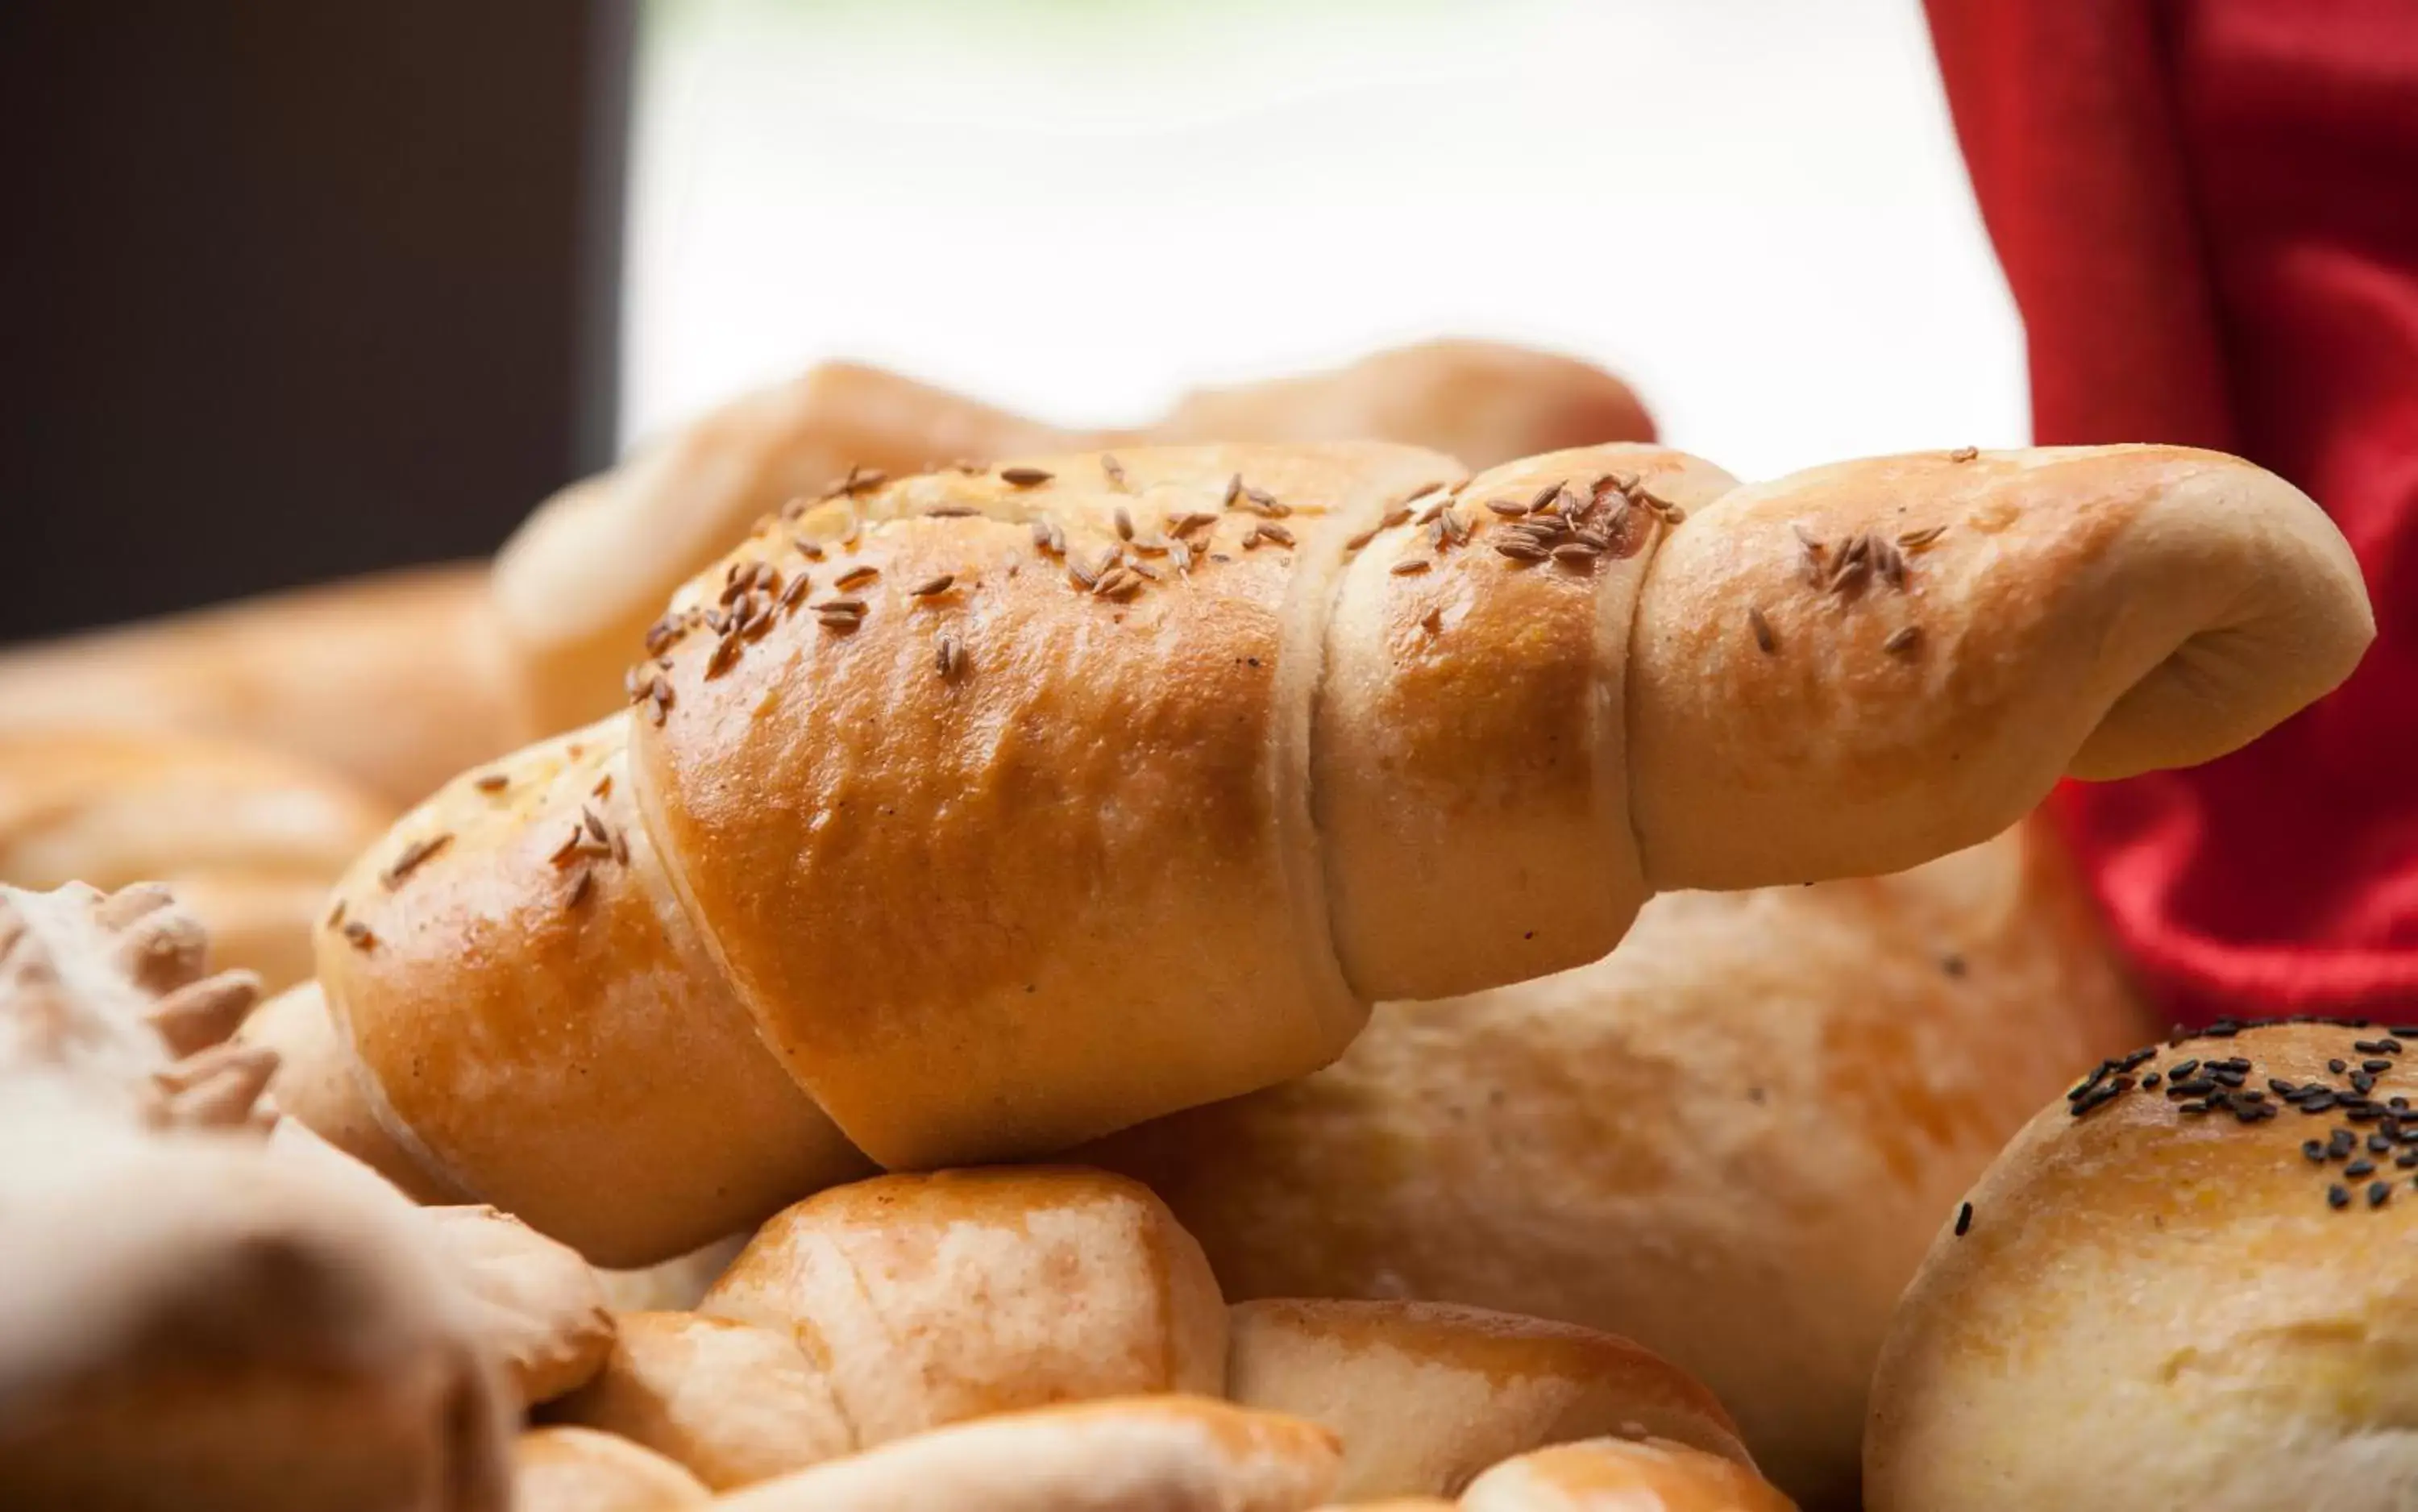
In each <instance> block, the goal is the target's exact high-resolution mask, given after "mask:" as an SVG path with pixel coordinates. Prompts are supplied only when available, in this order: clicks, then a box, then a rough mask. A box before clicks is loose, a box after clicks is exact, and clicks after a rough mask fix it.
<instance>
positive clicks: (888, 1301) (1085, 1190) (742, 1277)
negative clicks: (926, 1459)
mask: <svg viewBox="0 0 2418 1512" xmlns="http://www.w3.org/2000/svg"><path fill="white" fill-rule="evenodd" d="M1078 1307H1079V1309H1080V1312H1079V1316H1080V1319H1081V1326H1079V1327H1069V1326H1067V1322H1068V1312H1069V1309H1070V1308H1078ZM701 1310H702V1311H704V1312H707V1313H710V1314H712V1315H714V1316H717V1317H723V1318H730V1319H735V1320H737V1321H742V1322H749V1323H754V1324H756V1325H758V1326H759V1327H763V1328H771V1329H776V1330H779V1331H781V1332H784V1333H787V1334H789V1335H791V1336H794V1337H798V1338H801V1339H811V1340H813V1341H814V1342H813V1344H812V1346H811V1348H812V1349H813V1351H814V1352H815V1354H816V1356H817V1358H816V1362H815V1363H816V1364H817V1365H819V1367H821V1368H822V1369H823V1370H824V1371H825V1373H826V1374H827V1375H828V1377H829V1380H830V1383H831V1394H832V1400H833V1401H834V1404H835V1405H836V1406H837V1408H838V1410H839V1413H840V1415H841V1416H842V1417H843V1418H844V1419H845V1420H846V1422H847V1424H848V1427H849V1432H850V1433H851V1434H853V1436H854V1439H855V1442H856V1443H858V1444H859V1445H860V1446H862V1447H865V1448H871V1447H873V1446H874V1445H877V1444H880V1443H887V1442H889V1441H890V1440H892V1439H895V1438H899V1437H902V1436H903V1435H906V1434H910V1433H914V1432H918V1431H920V1430H922V1429H925V1428H937V1427H939V1426H940V1425H941V1424H944V1423H954V1422H958V1421H961V1420H963V1419H966V1418H972V1417H983V1416H988V1415H990V1414H992V1413H1002V1412H1011V1411H1015V1410H1017V1409H1018V1408H1024V1407H1039V1406H1044V1405H1047V1404H1048V1403H1050V1402H1056V1401H1070V1400H1078V1399H1082V1398H1087V1397H1120V1396H1127V1395H1132V1394H1136V1393H1141V1392H1195V1393H1201V1394H1204V1395H1205V1394H1214V1393H1216V1392H1217V1391H1219V1390H1220V1389H1221V1388H1222V1387H1223V1385H1224V1383H1225V1375H1226V1305H1225V1300H1224V1299H1223V1298H1222V1297H1220V1296H1219V1295H1218V1294H1217V1279H1216V1278H1215V1277H1214V1276H1212V1275H1210V1274H1209V1267H1208V1265H1207V1263H1206V1262H1205V1261H1203V1260H1201V1246H1200V1245H1196V1244H1194V1243H1193V1241H1192V1236H1191V1235H1189V1234H1187V1233H1186V1232H1185V1231H1184V1230H1183V1229H1181V1228H1180V1227H1178V1226H1177V1224H1176V1222H1175V1220H1174V1219H1173V1218H1171V1217H1170V1216H1169V1215H1168V1213H1167V1209H1166V1207H1165V1205H1164V1204H1162V1203H1161V1202H1160V1201H1159V1200H1158V1199H1156V1198H1155V1197H1153V1196H1152V1195H1151V1194H1150V1192H1149V1190H1148V1189H1147V1188H1145V1187H1143V1186H1142V1185H1141V1184H1140V1183H1137V1182H1132V1181H1128V1180H1126V1179H1125V1178H1124V1177H1119V1176H1110V1175H1106V1174H1104V1173H1102V1172H1099V1171H1092V1170H1080V1169H1076V1168H1064V1167H1055V1168H1053V1167H1024V1168H993V1169H985V1170H963V1171H941V1172H939V1173H937V1174H934V1175H929V1176H882V1177H877V1178H875V1179H874V1180H872V1181H866V1182H859V1183H856V1184H853V1185H849V1186H844V1187H839V1188H837V1189H835V1190H833V1191H828V1192H823V1193H820V1194H819V1195H817V1196H815V1197H811V1198H808V1199H806V1200H804V1201H803V1202H801V1203H799V1204H797V1205H796V1206H795V1207H792V1208H790V1209H788V1211H786V1212H784V1213H782V1214H779V1215H778V1216H776V1217H774V1218H773V1220H772V1221H771V1222H769V1223H767V1224H766V1225H765V1226H764V1227H763V1229H761V1230H760V1231H759V1232H758V1234H757V1235H756V1237H755V1239H754V1240H753V1241H751V1242H750V1243H749V1244H748V1245H747V1247H746V1248H745V1249H744V1250H742V1252H741V1253H740V1256H739V1259H738V1260H735V1261H734V1262H732V1264H731V1267H730V1269H729V1270H728V1271H727V1272H725V1273H724V1274H723V1277H722V1279H721V1280H719V1281H717V1282H715V1283H714V1285H713V1289H712V1291H709V1292H707V1293H706V1298H705V1302H704V1304H703V1305H702V1307H701Z"/></svg>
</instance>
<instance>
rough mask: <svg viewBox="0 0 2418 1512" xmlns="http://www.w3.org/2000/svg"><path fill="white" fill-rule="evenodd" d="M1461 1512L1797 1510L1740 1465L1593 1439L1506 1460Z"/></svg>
mask: <svg viewBox="0 0 2418 1512" xmlns="http://www.w3.org/2000/svg"><path fill="white" fill-rule="evenodd" d="M1461 1508H1462V1512H1797V1504H1795V1503H1793V1502H1791V1501H1790V1500H1789V1499H1788V1498H1787V1497H1785V1496H1783V1495H1782V1494H1781V1493H1780V1491H1779V1490H1778V1489H1775V1488H1774V1487H1773V1486H1772V1485H1771V1484H1770V1483H1769V1482H1768V1481H1766V1480H1765V1479H1764V1478H1763V1477H1762V1476H1760V1475H1757V1474H1755V1473H1754V1472H1753V1471H1752V1470H1751V1469H1749V1468H1747V1467H1746V1466H1744V1465H1741V1464H1739V1463H1738V1462H1737V1460H1734V1459H1723V1458H1722V1457H1721V1456H1719V1455H1710V1454H1706V1453H1705V1452H1704V1451H1703V1450H1701V1449H1691V1448H1690V1447H1688V1446H1687V1445H1685V1444H1680V1443H1668V1442H1665V1441H1662V1440H1659V1439H1658V1440H1646V1441H1644V1442H1631V1441H1630V1440H1627V1439H1589V1440H1587V1441H1585V1442H1584V1443H1562V1444H1555V1445H1554V1446H1553V1447H1552V1448H1550V1449H1539V1450H1538V1451H1537V1452H1536V1453H1534V1454H1527V1455H1522V1456H1521V1457H1520V1458H1519V1459H1507V1460H1505V1461H1504V1462H1503V1463H1502V1464H1499V1465H1496V1466H1495V1467H1494V1468H1493V1469H1492V1470H1490V1471H1488V1472H1487V1473H1486V1474H1483V1475H1480V1476H1478V1477H1477V1479H1476V1480H1475V1481H1472V1482H1471V1483H1470V1487H1469V1489H1468V1491H1467V1492H1466V1493H1465V1494H1463V1495H1462V1499H1461Z"/></svg>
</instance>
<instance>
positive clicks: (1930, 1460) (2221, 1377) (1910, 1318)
mask: <svg viewBox="0 0 2418 1512" xmlns="http://www.w3.org/2000/svg"><path fill="white" fill-rule="evenodd" d="M2410 1060H2418V1023H2413V1024H2411V1025H2410V1026H2409V1027H2408V1028H2407V1029H2395V1028H2393V1027H2390V1026H2373V1027H2371V1026H2355V1025H2349V1024H2340V1023H2310V1022H2295V1023H2280V1024H2272V1025H2261V1026H2258V1027H2255V1028H2251V1027H2243V1028H2241V1029H2239V1030H2236V1029H2235V1028H2234V1026H2231V1025H2218V1026H2216V1028H2215V1029H2214V1030H2212V1031H2210V1032H2208V1033H2204V1034H2197V1035H2192V1036H2189V1037H2186V1038H2182V1039H2179V1040H2173V1041H2169V1042H2167V1043H2165V1044H2164V1045H2160V1046H2154V1047H2152V1048H2150V1049H2147V1050H2143V1051H2140V1052H2137V1053H2136V1054H2134V1055H2128V1056H2123V1057H2120V1058H2119V1059H2117V1060H2116V1061H2113V1062H2111V1063H2108V1064H2104V1065H2102V1066H2101V1067H2100V1068H2099V1069H2098V1070H2097V1071H2095V1072H2093V1073H2092V1074H2091V1075H2090V1076H2089V1077H2087V1078H2085V1079H2083V1080H2082V1081H2080V1082H2079V1083H2077V1084H2076V1085H2075V1086H2074V1088H2072V1089H2071V1092H2070V1094H2069V1095H2068V1096H2066V1097H2062V1098H2058V1100H2056V1101H2055V1102H2053V1103H2051V1104H2050V1106H2049V1107H2047V1108H2046V1109H2044V1110H2043V1111H2042V1112H2041V1113H2040V1115H2039V1116H2038V1117H2037V1118H2035V1119H2033V1120H2032V1122H2031V1123H2030V1124H2029V1126H2028V1127H2027V1128H2026V1129H2025V1130H2024V1131H2023V1133H2022V1134H2021V1136H2020V1137H2018V1138H2016V1139H2015V1141H2014V1142H2013V1143H2012V1144H2011V1145H2009V1146H2008V1147H2007V1149H2006V1152H2005V1153H2003V1154H2001V1155H2000V1156H1999V1157H1998V1159H1997V1162H1996V1163H1995V1164H1994V1165H1992V1166H1991V1168H1989V1170H1988V1172H1987V1173H1986V1174H1985V1175H1983V1176H1982V1179H1981V1181H1980V1182H1979V1183H1978V1184H1976V1185H1975V1186H1974V1187H1973V1189H1972V1191H1971V1193H1970V1194H1969V1205H1968V1206H1966V1207H1959V1208H1952V1213H1953V1215H1951V1217H1950V1218H1949V1219H1948V1221H1947V1222H1945V1223H1944V1224H1943V1225H1942V1226H1941V1228H1940V1229H1939V1230H1938V1235H1937V1238H1936V1241H1935V1242H1934V1244H1933V1245H1932V1248H1931V1254H1930V1256H1929V1258H1928V1259H1927V1260H1925V1261H1924V1262H1923V1265H1922V1269H1921V1274H1919V1275H1917V1276H1916V1277H1915V1279H1914V1283H1913V1285H1912V1286H1911V1287H1909V1288H1908V1289H1907V1291H1906V1294H1905V1303H1904V1305H1903V1306H1901V1307H1900V1308H1899V1310H1898V1314H1897V1318H1896V1320H1895V1321H1894V1322H1893V1323H1892V1325H1891V1327H1890V1335H1889V1341H1888V1344H1887V1347H1886V1348H1885V1349H1884V1350H1883V1351H1882V1353H1881V1359H1880V1367H1879V1371H1878V1374H1877V1376H1876V1377H1875V1382H1874V1386H1873V1399H1872V1422H1871V1426H1870V1430H1869V1436H1868V1438H1867V1440H1866V1443H1865V1473H1866V1486H1867V1495H1868V1497H1869V1498H1870V1500H1869V1503H1868V1504H1869V1505H1870V1506H1871V1508H1873V1512H2017V1509H2029V1508H2036V1507H2055V1506H2087V1505H2106V1504H2111V1503H2121V1504H2125V1505H2128V1506H2136V1507H2141V1508H2145V1509H2146V1508H2165V1507H2183V1506H2189V1507H2192V1508H2194V1509H2196V1512H2267V1509H2271V1508H2280V1507H2307V1508H2323V1509H2325V1512H2385V1509H2387V1508H2406V1507H2408V1506H2410V1504H2411V1498H2412V1496H2413V1495H2418V1436H2413V1435H2412V1434H2411V1432H2410V1425H2411V1422H2412V1417H2411V1413H2412V1411H2413V1404H2418V1261H2413V1260H2412V1258H2411V1257H2412V1256H2413V1255H2418V1188H2414V1187H2413V1180H2418V1111H2413V1104H2418V1067H2409V1066H2405V1064H2404V1062H2405V1061H2410ZM2405 1117H2407V1118H2408V1119H2409V1122H2408V1123H2404V1122H2403V1120H2404V1118H2405Z"/></svg>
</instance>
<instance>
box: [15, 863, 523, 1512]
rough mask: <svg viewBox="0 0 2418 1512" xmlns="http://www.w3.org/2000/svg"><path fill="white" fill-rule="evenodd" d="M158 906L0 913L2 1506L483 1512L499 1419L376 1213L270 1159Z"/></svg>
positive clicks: (400, 1217)
mask: <svg viewBox="0 0 2418 1512" xmlns="http://www.w3.org/2000/svg"><path fill="white" fill-rule="evenodd" d="M207 944H208V941H207V935H206V933H205V932H204V931H203V930H202V928H201V927H200V925H199V924H198V922H197V921H195V920H194V918H193V917H192V916H191V914H190V913H187V912H185V911H183V910H182V909H178V908H177V907H176V905H175V904H174V903H173V902H171V901H170V899H169V898H168V896H167V893H166V892H165V890H164V889H161V888H157V887H137V888H128V889H124V890H122V891H120V892H117V893H111V894H107V895H103V894H101V893H97V892H96V891H94V890H93V889H90V888H85V887H80V886H79V887H73V888H66V889H61V890H59V891H57V892H55V893H22V892H19V891H17V890H15V889H11V888H0V1214H5V1221H0V1504H5V1505H8V1506H27V1507H34V1506H75V1507H81V1506H108V1507H129V1508H145V1507H162V1508H166V1507H174V1508H177V1509H179V1512H212V1509H219V1508H225V1509H230V1512H232V1509H237V1508H240V1509H244V1512H255V1509H259V1512H278V1509H283V1508H293V1509H296V1512H301V1509H306V1508H309V1509H315V1508H320V1507H327V1506H345V1507H360V1508H365V1509H372V1512H377V1509H386V1508H393V1509H395V1512H406V1509H408V1512H428V1509H442V1512H501V1508H502V1507H503V1505H504V1499H505V1481H504V1476H503V1471H502V1461H503V1454H502V1450H503V1435H504V1429H505V1422H506V1415H505V1414H506V1407H505V1403H504V1398H503V1393H502V1391H501V1390H500V1389H499V1383H498V1382H497V1378H496V1372H495V1369H494V1367H493V1365H492V1363H491V1361H490V1360H489V1358H488V1356H487V1355H486V1353H485V1351H484V1349H483V1347H482V1341H481V1340H480V1339H479V1338H478V1337H477V1336H476V1334H475V1332H474V1331H472V1330H470V1329H467V1328H466V1327H465V1326H464V1323H463V1320H462V1317H461V1312H460V1307H459V1297H458V1293H457V1292H456V1291H455V1290H454V1288H453V1285H452V1283H451V1279H450V1277H449V1276H448V1275H447V1274H446V1272H445V1270H444V1268H443V1266H442V1265H441V1264H440V1262H439V1261H438V1260H437V1259H436V1256H435V1255H434V1253H433V1252H432V1250H431V1249H430V1248H429V1246H428V1245H426V1244H425V1242H424V1237H423V1236H422V1235H421V1233H418V1232H416V1231H414V1229H413V1228H412V1226H411V1224H410V1223H409V1222H408V1221H407V1220H408V1219H409V1218H410V1217H411V1216H412V1214H410V1213H409V1211H408V1210H407V1209H406V1208H405V1207H403V1206H402V1205H401V1204H399V1203H396V1202H394V1201H393V1200H392V1199H391V1198H390V1196H389V1195H387V1194H386V1193H384V1192H383V1191H381V1190H376V1189H374V1188H369V1187H365V1186H364V1185H363V1184H361V1183H360V1182H359V1181H356V1180H353V1179H349V1178H346V1179H340V1178H338V1177H335V1176H331V1175H329V1173H327V1172H325V1171H322V1170H314V1169H313V1168H309V1167H308V1166H306V1165H302V1164H299V1163H293V1162H288V1161H284V1160H280V1159H276V1158H272V1157H271V1156H270V1155H269V1153H268V1152H267V1151H266V1150H265V1149H264V1148H263V1146H262V1142H261V1140H260V1139H259V1138H257V1128H258V1116H257V1110H256V1109H255V1108H254V1107H253V1099H254V1097H255V1096H256V1095H257V1093H258V1092H259V1090H260V1087H261V1085H262V1083H263V1081H264V1080H265V1079H266V1066H265V1065H264V1063H263V1062H264V1061H265V1060H266V1059H267V1058H266V1057H265V1056H263V1055H262V1054H261V1053H260V1052H258V1051H256V1050H253V1049H250V1048H248V1047H243V1046H230V1045H227V1044H225V1043H223V1040H224V1036H225V1035H226V1033H227V1031H229V1030H230V1029H232V1028H233V1027H234V1024H235V1022H236V1020H237V1017H239V1016H240V1015H241V1013H242V1011H243V1009H244V1008H245V1007H247V1006H249V1004H250V1001H251V999H252V996H253V992H254V990H255V989H254V986H253V983H252V982H251V981H250V980H249V979H248V978H245V977H243V976H241V975H240V974H237V973H224V974H221V975H218V976H206V975H204V974H203V970H204V963H205V961H206V959H207Z"/></svg>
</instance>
